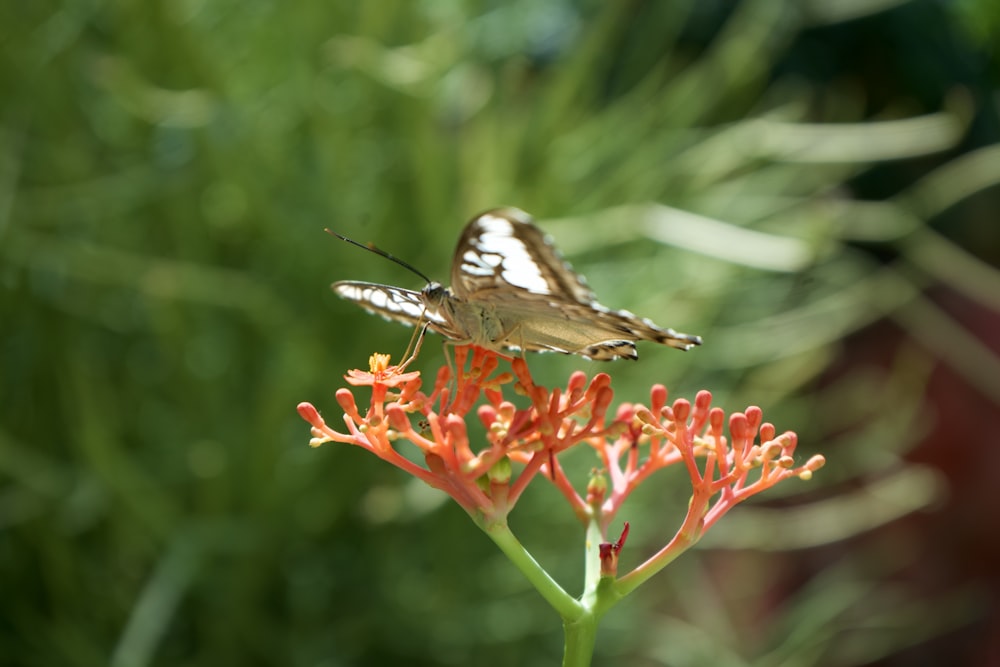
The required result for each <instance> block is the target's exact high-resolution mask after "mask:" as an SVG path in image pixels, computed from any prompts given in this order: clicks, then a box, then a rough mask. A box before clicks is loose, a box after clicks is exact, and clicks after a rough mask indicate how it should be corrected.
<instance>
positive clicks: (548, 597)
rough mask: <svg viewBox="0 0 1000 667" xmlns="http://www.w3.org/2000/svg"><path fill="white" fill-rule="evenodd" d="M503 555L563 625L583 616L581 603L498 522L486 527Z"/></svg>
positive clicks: (502, 523) (503, 523) (583, 611)
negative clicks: (528, 582)
mask: <svg viewBox="0 0 1000 667" xmlns="http://www.w3.org/2000/svg"><path fill="white" fill-rule="evenodd" d="M483 529H484V530H485V531H486V534H487V535H489V536H490V539H491V540H493V541H494V542H495V543H496V545H497V546H498V547H500V550H501V551H503V552H504V555H506V556H507V558H509V559H510V561H511V562H512V563H513V564H514V565H515V567H517V569H519V570H520V571H521V573H522V574H523V575H524V576H525V577H527V579H528V581H530V582H531V585H532V586H534V587H535V588H536V589H537V590H538V592H539V593H541V594H542V597H543V598H545V601H546V602H548V603H549V605H551V606H552V608H553V609H555V610H556V612H558V614H559V615H560V616H561V617H562V618H563V622H564V623H573V622H575V621H576V620H577V619H579V618H580V617H581V616H583V615H584V613H585V609H584V607H583V605H581V604H580V603H579V602H578V601H576V600H575V599H573V597H572V596H571V595H570V594H569V593H567V592H566V591H564V590H563V588H562V587H561V586H560V585H559V584H558V583H557V582H556V580H555V579H553V578H552V577H550V576H549V573H548V572H546V571H545V570H544V568H542V566H541V565H539V564H538V561H536V560H535V559H534V558H533V557H532V555H531V554H530V553H528V551H527V550H526V549H525V548H524V546H523V545H522V544H521V543H520V542H519V541H518V539H517V538H516V537H514V533H512V532H511V531H510V527H509V526H508V525H507V524H506V523H505V522H496V523H491V524H487V525H484V526H483Z"/></svg>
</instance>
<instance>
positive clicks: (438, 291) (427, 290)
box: [420, 281, 448, 306]
mask: <svg viewBox="0 0 1000 667" xmlns="http://www.w3.org/2000/svg"><path fill="white" fill-rule="evenodd" d="M420 292H421V294H422V295H423V297H424V302H425V303H427V304H428V305H434V306H439V305H441V304H442V303H444V301H445V300H446V299H447V298H448V290H447V288H445V286H444V285H442V284H441V283H436V282H433V281H432V282H429V283H427V285H426V286H425V287H424V288H423V289H422V290H420Z"/></svg>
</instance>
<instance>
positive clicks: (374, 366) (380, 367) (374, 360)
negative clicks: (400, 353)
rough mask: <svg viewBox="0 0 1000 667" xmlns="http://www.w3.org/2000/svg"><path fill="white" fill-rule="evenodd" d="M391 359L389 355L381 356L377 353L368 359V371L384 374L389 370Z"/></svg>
mask: <svg viewBox="0 0 1000 667" xmlns="http://www.w3.org/2000/svg"><path fill="white" fill-rule="evenodd" d="M389 358H390V356H389V355H388V354H379V353H378V352H376V353H375V354H373V355H372V356H370V357H368V370H369V371H371V372H372V373H382V372H384V371H385V369H387V368H389Z"/></svg>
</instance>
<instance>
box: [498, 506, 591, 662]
mask: <svg viewBox="0 0 1000 667" xmlns="http://www.w3.org/2000/svg"><path fill="white" fill-rule="evenodd" d="M483 529H484V530H485V531H486V534H487V535H489V536H490V539H492V540H493V541H494V542H495V543H496V545H497V546H498V547H500V550H501V551H503V552H504V554H506V556H507V558H509V559H510V561H511V562H512V563H514V565H515V566H516V567H517V568H518V569H519V570H520V571H521V572H522V574H524V576H525V577H527V578H528V581H530V582H531V584H532V585H533V586H534V587H535V588H536V589H537V590H538V592H539V593H541V594H542V597H543V598H545V600H546V601H547V602H548V603H549V604H550V605H551V606H552V608H553V609H555V610H556V611H557V612H558V613H559V615H560V616H561V617H562V619H563V632H564V633H565V642H566V643H565V648H564V652H563V667H588V666H589V665H590V661H591V658H592V657H593V655H594V643H595V642H596V641H597V619H598V615H597V614H595V613H594V611H593V608H592V606H591V605H592V604H593V603H594V602H596V600H597V599H598V584H599V583H600V555H599V553H600V552H599V544H600V533H599V532H597V533H596V535H597V537H596V539H591V535H592V533H594V531H595V530H597V529H596V528H594V527H593V524H592V527H591V528H588V531H587V537H588V540H587V566H586V569H587V584H586V589H585V593H584V598H583V600H582V601H578V600H575V599H573V597H572V596H570V595H569V594H568V593H567V592H566V591H564V590H563V589H562V587H561V586H560V585H559V584H558V583H556V581H555V580H554V579H552V577H550V576H549V574H548V572H546V571H545V570H544V569H543V568H542V566H541V565H539V564H538V561H536V560H535V559H534V558H532V556H531V554H529V553H528V552H527V550H525V548H524V546H523V545H522V544H521V543H520V542H519V541H518V539H517V538H516V537H514V534H513V533H512V532H511V531H510V527H509V526H508V525H507V524H506V523H505V522H496V523H491V524H489V525H484V526H483ZM591 552H593V553H591ZM595 560H596V563H592V561H595ZM602 588H603V587H602Z"/></svg>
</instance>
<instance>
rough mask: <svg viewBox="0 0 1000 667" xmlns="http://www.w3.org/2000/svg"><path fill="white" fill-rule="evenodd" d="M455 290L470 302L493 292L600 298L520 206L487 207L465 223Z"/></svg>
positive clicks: (453, 274)
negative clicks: (491, 208) (483, 211)
mask: <svg viewBox="0 0 1000 667" xmlns="http://www.w3.org/2000/svg"><path fill="white" fill-rule="evenodd" d="M451 289H452V291H454V293H455V295H456V296H458V297H459V298H463V299H467V300H470V301H473V300H479V299H485V300H492V298H493V297H492V295H491V294H490V293H492V292H494V291H501V292H503V293H510V292H512V291H514V292H521V293H523V292H530V293H532V294H540V295H547V296H552V297H555V298H556V299H557V300H559V301H566V300H570V301H575V302H577V303H582V304H590V303H592V302H594V301H595V300H596V297H595V296H594V293H593V292H591V291H590V288H589V287H587V283H586V281H584V279H583V277H582V276H580V275H578V274H577V273H576V272H575V271H573V268H572V267H571V266H570V265H569V264H568V263H567V262H566V261H565V260H564V259H563V258H562V256H561V255H560V254H559V251H558V250H556V248H555V246H554V245H552V242H551V241H550V240H549V239H548V238H547V237H546V236H545V234H543V233H542V231H541V230H540V229H538V227H536V226H535V225H534V224H533V223H532V221H531V216H530V215H528V214H527V213H525V212H524V211H522V210H520V209H516V208H498V209H493V210H492V211H487V212H486V213H483V214H481V215H479V216H477V217H475V218H473V219H472V221H471V222H469V224H468V225H466V227H465V230H463V232H462V236H461V238H459V241H458V247H457V248H456V249H455V257H454V259H453V262H452V267H451Z"/></svg>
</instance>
